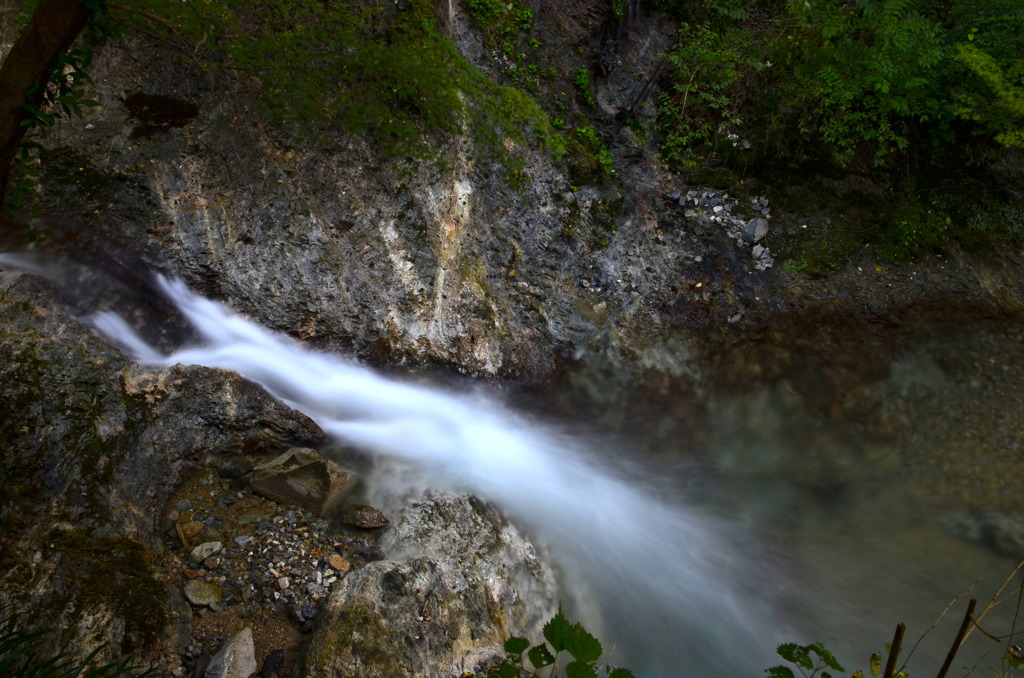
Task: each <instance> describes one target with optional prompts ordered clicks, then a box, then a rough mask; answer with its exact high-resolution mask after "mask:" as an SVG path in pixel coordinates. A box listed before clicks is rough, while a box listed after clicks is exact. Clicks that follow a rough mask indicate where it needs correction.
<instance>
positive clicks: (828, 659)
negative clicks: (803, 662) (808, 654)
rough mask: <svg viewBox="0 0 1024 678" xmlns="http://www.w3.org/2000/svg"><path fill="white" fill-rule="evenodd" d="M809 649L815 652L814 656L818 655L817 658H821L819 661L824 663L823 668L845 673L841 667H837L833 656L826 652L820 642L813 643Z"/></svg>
mask: <svg viewBox="0 0 1024 678" xmlns="http://www.w3.org/2000/svg"><path fill="white" fill-rule="evenodd" d="M811 649H812V650H813V651H814V652H815V654H817V655H818V657H820V658H821V661H823V662H824V663H825V666H827V667H829V668H830V669H833V670H835V671H845V670H846V669H844V668H843V667H842V666H840V665H839V662H838V661H837V660H836V658H835V656H834V655H833V654H832V653H831V652H829V651H828V648H826V647H825V646H824V645H822V644H821V643H820V642H819V643H815V644H814V645H812V646H811Z"/></svg>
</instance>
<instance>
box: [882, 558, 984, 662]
mask: <svg viewBox="0 0 1024 678" xmlns="http://www.w3.org/2000/svg"><path fill="white" fill-rule="evenodd" d="M991 573H992V571H991V570H989V574H991ZM987 577H988V574H986V575H985V576H984V577H982V578H981V579H975V580H974V583H972V584H971V585H970V586H968V587H967V590H966V591H964V592H963V593H961V594H960V595H958V596H957V597H956V598H953V600H951V601H949V605H947V606H946V609H945V610H943V611H942V613H941V614H939V616H938V618H936V619H935V621H934V622H932V625H931V626H929V627H928V630H927V631H925V632H924V633H922V634H921V637H920V638H918V639H917V642H916V643H914V647H912V648H910V652H909V653H908V654H907V658H906V659H905V660H904V661H903V666H901V667H900V671H902V670H903V669H905V668H907V664H909V663H910V658H911V657H913V656H914V653H915V652H916V651H917V646H918V645H920V644H921V641H922V640H924V639H925V636H927V635H928V634H929V633H931V632H932V631H934V630H935V628H936V627H937V626H938V625H939V622H941V621H942V618H943V617H945V616H946V613H947V612H949V611H950V610H951V609H953V606H954V605H956V603H957V601H958V600H960V599H961V598H963V597H964V596H966V595H967V594H968V593H970V592H971V590H972V589H973V588H974V587H975V586H977V585H978V582H980V581H981V580H982V579H985V578H987Z"/></svg>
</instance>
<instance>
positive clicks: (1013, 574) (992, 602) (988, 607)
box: [960, 560, 1024, 645]
mask: <svg viewBox="0 0 1024 678" xmlns="http://www.w3.org/2000/svg"><path fill="white" fill-rule="evenodd" d="M1022 567H1024V560H1022V561H1020V562H1019V563H1017V567H1015V568H1013V572H1011V573H1010V575H1009V576H1008V577H1007V578H1006V579H1005V580H1003V584H1002V586H1000V587H999V590H998V591H996V592H995V593H994V594H993V595H992V599H991V600H989V601H988V605H986V606H985V609H984V610H982V612H981V614H979V615H978V618H977V619H975V620H974V626H975V627H977V628H979V629H980V628H981V627H980V626H978V624H979V623H980V622H981V620H982V619H984V618H985V615H987V614H988V613H989V610H991V609H992V608H993V607H995V606H996V599H997V598H999V596H1000V594H1002V592H1003V589H1005V588H1006V586H1007V584H1009V583H1010V582H1011V581H1012V580H1013V578H1014V577H1016V576H1017V573H1018V572H1020V568H1022ZM972 631H974V628H973V627H972V628H970V629H967V633H966V635H964V637H963V638H962V639H961V640H960V644H961V645H962V644H964V643H965V642H966V641H967V639H968V638H970V637H971V632H972ZM986 635H987V634H986Z"/></svg>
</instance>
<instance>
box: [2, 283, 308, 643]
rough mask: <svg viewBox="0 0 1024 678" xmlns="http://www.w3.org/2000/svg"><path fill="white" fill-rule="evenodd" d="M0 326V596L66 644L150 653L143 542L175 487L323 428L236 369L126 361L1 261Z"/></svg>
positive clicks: (152, 589)
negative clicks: (210, 461) (213, 458)
mask: <svg viewBox="0 0 1024 678" xmlns="http://www.w3.org/2000/svg"><path fill="white" fill-rule="evenodd" d="M0 327H2V328H3V329H2V330H0V411H3V412H4V413H5V415H4V417H2V418H0V449H3V450H4V454H3V455H0V533H2V534H3V535H4V538H5V548H4V550H3V552H2V553H0V602H2V603H7V604H11V605H13V606H14V607H15V608H16V609H19V610H23V611H24V612H25V613H26V618H29V619H34V620H37V622H38V623H39V624H46V625H47V626H49V627H52V628H54V629H56V630H59V633H55V634H54V636H53V642H54V644H55V646H56V647H60V648H61V649H68V648H67V646H66V643H67V641H68V639H71V638H74V639H75V647H74V650H81V651H83V652H88V651H89V650H90V649H92V648H94V647H96V646H99V645H101V644H103V643H110V644H111V646H110V648H109V649H108V651H107V653H108V654H110V655H113V656H116V655H119V654H123V653H130V652H146V653H150V654H152V655H153V657H154V658H156V657H158V656H159V655H160V653H161V652H163V650H161V649H160V638H161V636H162V633H163V628H162V625H163V624H165V623H167V622H168V621H169V617H168V611H167V610H168V603H167V599H166V594H165V592H164V589H163V586H162V585H161V584H160V583H159V582H158V581H156V580H155V579H153V577H152V575H151V571H150V563H151V552H150V549H151V548H153V547H156V546H157V545H158V544H159V537H158V534H159V514H160V509H161V508H162V507H163V505H164V503H165V502H166V501H167V499H168V497H169V496H170V495H171V493H172V492H173V490H174V488H175V487H176V486H177V485H178V484H179V483H180V482H181V481H182V479H183V478H185V477H186V475H187V474H189V473H190V471H191V470H192V469H193V468H194V466H195V465H196V464H197V463H198V462H199V461H200V460H202V459H205V458H206V457H207V456H208V455H220V454H225V453H228V452H231V451H235V450H245V449H249V450H276V449H281V448H282V447H285V446H287V444H288V443H292V442H299V443H304V444H311V443H315V442H317V441H318V440H319V439H320V438H321V437H322V433H321V432H320V431H319V429H318V428H317V427H316V426H315V425H314V424H312V422H310V421H309V420H308V419H307V418H305V417H304V416H302V415H299V414H297V413H295V412H293V411H291V410H290V409H288V408H287V407H284V406H282V405H281V404H279V403H278V402H276V401H275V400H273V399H272V398H270V397H269V396H267V395H266V394H265V393H264V392H263V391H262V390H261V389H259V388H257V387H255V386H253V385H251V384H249V383H247V382H244V381H242V380H241V379H240V378H238V377H237V375H234V374H233V373H229V372H226V371H220V370H209V369H205V368H196V367H181V366H175V367H172V368H170V369H166V370H156V369H147V368H140V367H139V366H137V365H133V364H131V363H130V362H128V360H126V359H125V358H124V357H123V355H122V354H121V353H120V351H118V350H117V349H116V348H114V347H112V346H110V345H109V344H107V343H106V342H105V341H103V340H102V339H99V338H98V337H97V336H95V335H94V334H93V333H92V332H91V331H90V330H89V329H87V328H86V327H84V326H83V325H81V324H79V323H78V322H76V321H75V320H74V319H72V318H70V317H68V316H67V315H65V314H64V312H63V311H62V309H61V306H60V304H58V303H56V302H55V300H54V297H53V296H52V295H51V294H50V293H49V292H48V290H47V289H46V288H45V287H44V286H43V285H42V284H41V283H39V282H38V281H36V280H34V279H32V278H30V277H28V276H20V275H19V274H15V273H11V272H7V273H0ZM140 658H146V659H148V658H149V657H140Z"/></svg>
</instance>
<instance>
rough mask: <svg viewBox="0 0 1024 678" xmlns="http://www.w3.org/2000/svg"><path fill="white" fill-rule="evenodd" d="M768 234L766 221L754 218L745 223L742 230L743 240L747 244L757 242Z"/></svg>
mask: <svg viewBox="0 0 1024 678" xmlns="http://www.w3.org/2000/svg"><path fill="white" fill-rule="evenodd" d="M767 233H768V220H767V219H762V218H761V217H755V218H753V219H751V220H750V221H748V222H747V225H746V226H745V227H744V229H743V238H744V239H745V240H746V241H747V242H757V241H759V240H760V239H761V238H763V237H764V236H765V235H767Z"/></svg>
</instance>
